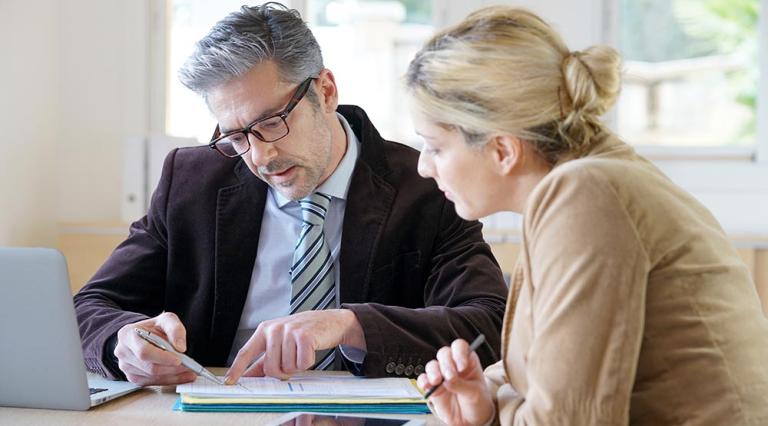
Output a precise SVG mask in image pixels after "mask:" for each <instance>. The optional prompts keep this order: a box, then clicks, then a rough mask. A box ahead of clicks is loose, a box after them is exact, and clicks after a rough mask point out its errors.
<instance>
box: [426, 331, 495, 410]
mask: <svg viewBox="0 0 768 426" xmlns="http://www.w3.org/2000/svg"><path fill="white" fill-rule="evenodd" d="M483 342H485V336H484V335H483V334H482V333H480V334H479V335H478V336H477V337H475V340H473V341H472V343H471V344H470V345H469V351H470V352H474V351H476V350H477V348H479V347H480V345H482V344H483ZM442 384H443V382H440V383H438V384H437V386H435V387H433V388H432V389H430V390H428V391H427V393H425V394H424V399H428V398H429V397H430V396H432V394H433V393H435V391H436V390H437V388H439V387H440V385H442Z"/></svg>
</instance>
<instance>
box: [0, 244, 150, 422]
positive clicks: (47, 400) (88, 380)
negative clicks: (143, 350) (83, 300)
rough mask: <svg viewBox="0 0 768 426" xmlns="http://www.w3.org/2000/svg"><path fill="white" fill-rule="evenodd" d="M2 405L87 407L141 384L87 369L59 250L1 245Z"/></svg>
mask: <svg viewBox="0 0 768 426" xmlns="http://www.w3.org/2000/svg"><path fill="white" fill-rule="evenodd" d="M0 348H1V349H0V406H10V407H31V408H54V409H65V410H87V409H88V408H90V407H93V406H95V405H98V404H101V403H103V402H106V401H109V400H112V399H114V398H117V397H118V396H121V395H125V394H127V393H130V392H133V391H134V390H136V389H140V387H139V386H137V385H134V384H132V383H129V382H124V381H112V380H107V379H103V378H101V377H99V376H96V375H94V374H86V368H85V363H84V362H83V351H82V347H81V345H80V333H79V331H78V327H77V321H76V319H75V309H74V305H73V303H72V294H71V293H70V288H69V276H68V275H67V263H66V261H65V260H64V256H63V255H62V254H61V253H60V252H59V251H57V250H54V249H46V248H2V247H0Z"/></svg>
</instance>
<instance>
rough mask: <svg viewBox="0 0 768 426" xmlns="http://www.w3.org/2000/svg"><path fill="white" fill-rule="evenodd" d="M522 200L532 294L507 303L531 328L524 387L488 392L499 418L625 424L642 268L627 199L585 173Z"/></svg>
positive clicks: (641, 315)
mask: <svg viewBox="0 0 768 426" xmlns="http://www.w3.org/2000/svg"><path fill="white" fill-rule="evenodd" d="M574 175H575V176H574ZM531 198H532V199H531V200H529V201H528V202H529V209H528V211H527V212H526V224H525V233H524V235H525V236H524V243H525V244H526V248H527V250H528V256H529V260H530V261H529V263H528V265H529V270H528V271H527V272H528V274H529V277H530V281H531V283H532V287H533V290H532V296H531V298H530V299H529V300H521V301H520V302H519V303H518V304H517V306H518V309H524V308H523V306H524V305H525V304H528V303H530V311H529V312H530V314H525V313H524V314H523V315H530V321H521V323H522V326H523V327H530V330H531V331H530V333H531V343H530V346H529V349H528V350H527V352H526V353H525V354H524V357H525V359H527V365H526V368H525V375H526V379H525V382H526V383H527V384H528V389H526V390H525V392H520V393H519V394H514V393H513V391H512V389H511V387H510V386H509V385H508V384H504V385H501V386H500V387H498V388H497V393H496V399H497V403H498V408H499V409H498V413H499V420H500V422H501V424H505V425H531V424H548V425H560V424H563V425H566V424H591V425H614V424H627V423H628V422H629V406H630V397H631V393H632V388H633V384H634V378H635V373H636V369H637V363H638V358H639V353H640V346H641V340H642V333H643V324H644V320H645V294H646V288H647V276H648V273H649V270H650V262H649V260H648V256H647V254H646V252H645V249H644V245H643V244H642V243H641V241H640V238H639V235H638V234H637V232H636V227H635V222H634V221H633V219H631V218H630V216H629V214H628V211H627V210H626V208H625V205H627V201H626V200H622V199H621V197H620V195H619V194H618V193H617V192H616V190H615V188H614V187H613V186H612V185H611V183H610V182H609V181H608V180H607V179H606V178H604V177H602V176H599V175H595V174H593V172H592V171H590V170H589V169H579V170H576V173H571V174H570V175H565V176H559V177H557V176H556V177H554V178H552V179H551V180H550V181H549V182H548V183H547V184H546V185H544V187H543V188H537V190H536V191H535V192H534V194H532V196H531ZM526 308H527V307H526ZM524 312H528V311H527V310H524ZM513 326H517V324H514V325H513ZM508 343H509V342H508ZM507 350H510V351H511V350H515V348H514V347H512V346H509V347H508V348H507Z"/></svg>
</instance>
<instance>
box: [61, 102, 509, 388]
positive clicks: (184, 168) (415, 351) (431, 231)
mask: <svg viewBox="0 0 768 426" xmlns="http://www.w3.org/2000/svg"><path fill="white" fill-rule="evenodd" d="M339 112H340V113H341V114H342V115H343V116H344V117H345V118H346V119H347V120H348V121H349V124H350V126H351V127H352V129H353V131H354V132H355V135H356V136H357V139H358V140H359V142H360V149H359V157H358V160H357V163H356V164H355V169H354V172H353V174H352V181H351V183H350V187H349V194H348V199H347V203H346V211H345V214H344V224H343V230H342V243H341V252H340V255H339V256H340V257H339V264H340V268H341V270H340V297H341V303H342V304H343V305H342V306H343V307H345V308H348V309H351V310H353V311H354V312H355V314H356V315H357V318H358V320H359V321H360V324H361V325H362V328H363V330H364V332H365V338H366V343H367V350H368V355H367V356H366V358H365V363H364V365H363V368H364V373H365V374H366V375H368V376H373V377H380V376H387V375H398V374H399V375H403V376H411V377H413V376H415V374H416V373H418V372H420V371H421V370H422V369H423V365H424V364H425V363H426V362H427V361H429V360H430V359H432V358H434V356H435V352H436V351H437V349H439V348H440V347H441V346H443V345H447V344H450V342H452V341H453V340H454V339H456V338H458V337H461V338H464V339H467V340H471V339H473V338H474V337H475V336H476V335H477V334H478V333H484V334H485V336H486V338H487V342H488V343H487V344H485V345H484V346H482V347H481V348H480V349H478V351H477V353H478V355H480V359H481V360H482V362H483V364H484V365H488V364H491V363H493V362H495V361H497V360H498V359H499V354H500V352H499V345H500V330H501V323H502V317H503V315H504V304H505V299H506V294H507V291H506V286H505V285H504V282H503V279H502V274H501V272H500V270H499V267H498V265H497V263H496V260H495V259H494V258H493V256H492V254H491V251H490V248H489V247H488V245H487V244H486V243H485V242H484V241H483V238H482V235H481V228H482V225H481V224H480V223H478V222H468V221H464V220H462V219H461V218H459V217H458V216H457V215H456V213H455V210H454V207H453V204H451V203H450V202H448V201H446V199H445V198H444V197H443V194H441V193H440V191H439V190H438V189H437V187H436V185H435V184H434V182H433V181H432V180H431V179H423V178H421V177H420V176H419V175H418V174H417V173H416V163H417V159H418V152H417V151H415V150H413V149H411V148H409V147H406V146H404V145H401V144H398V143H394V142H389V141H385V140H383V139H382V138H381V136H379V133H378V132H377V131H376V129H375V128H374V127H373V125H372V124H371V122H370V121H369V119H368V117H367V116H366V114H365V112H364V111H363V110H362V109H360V108H358V107H355V106H340V107H339ZM267 189H268V187H267V185H266V184H265V183H264V182H262V181H261V180H259V179H258V178H257V177H256V176H255V175H254V174H253V173H251V171H250V170H249V169H248V168H247V167H246V165H245V164H244V163H243V162H242V160H241V159H239V158H238V159H227V158H224V157H222V156H220V155H219V154H218V153H216V152H215V151H213V150H211V149H209V148H208V147H206V146H201V147H191V148H180V149H176V150H174V151H172V152H171V153H170V154H169V155H168V157H167V158H166V160H165V164H164V166H163V172H162V177H161V178H160V182H159V184H158V186H157V189H156V190H155V193H154V194H153V196H152V202H151V205H150V208H149V211H148V213H147V215H146V216H145V217H143V218H142V219H141V220H139V221H137V222H135V223H133V224H132V225H131V228H130V235H129V236H128V238H127V239H126V240H125V241H124V242H123V243H122V244H120V245H119V246H118V247H117V248H116V249H115V251H114V252H113V253H112V255H111V256H110V257H109V259H108V260H107V261H106V263H105V264H104V265H103V266H102V267H101V268H100V269H99V270H98V272H96V275H95V276H94V277H93V278H92V279H91V281H90V282H89V283H88V284H87V285H86V286H85V287H83V289H82V290H81V291H80V292H79V293H78V294H77V295H75V309H76V312H77V318H78V321H79V323H80V334H81V337H82V341H83V353H84V356H85V362H86V365H87V366H88V368H89V369H90V370H93V371H96V372H98V373H101V374H103V375H106V376H108V377H112V378H119V377H123V375H122V372H121V371H120V370H119V368H118V367H117V365H116V363H115V359H114V356H113V355H112V354H111V350H112V348H111V347H110V346H113V345H114V337H113V336H115V334H116V333H117V331H118V330H119V329H120V328H121V327H122V326H124V325H126V324H129V323H133V322H136V321H139V320H143V319H146V318H148V317H153V316H156V315H158V314H160V313H161V312H163V311H169V312H174V313H176V314H177V315H178V316H179V318H180V319H181V321H182V322H183V323H184V325H185V327H186V329H187V353H188V354H189V355H190V356H192V357H193V358H195V359H197V360H198V361H199V362H200V363H202V364H203V365H209V366H222V365H224V364H225V362H226V360H227V356H228V354H229V351H230V349H231V346H232V342H233V339H234V336H235V332H236V331H237V327H238V324H239V321H240V315H241V313H242V309H243V305H244V302H245V299H246V296H247V293H248V287H249V285H250V280H251V273H252V270H253V265H254V259H255V257H256V256H258V253H257V247H258V241H259V232H260V229H261V218H262V214H263V211H264V206H265V201H266V194H267ZM256 285H258V284H256ZM265 303H269V301H265Z"/></svg>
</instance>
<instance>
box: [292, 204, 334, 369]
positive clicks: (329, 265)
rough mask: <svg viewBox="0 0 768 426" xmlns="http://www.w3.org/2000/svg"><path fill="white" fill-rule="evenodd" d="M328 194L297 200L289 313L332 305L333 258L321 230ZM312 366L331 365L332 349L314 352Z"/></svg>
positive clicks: (323, 366) (332, 306) (326, 307)
mask: <svg viewBox="0 0 768 426" xmlns="http://www.w3.org/2000/svg"><path fill="white" fill-rule="evenodd" d="M330 204H331V197H330V196H328V195H325V194H321V193H319V192H315V193H313V194H310V195H309V196H308V197H306V198H303V199H301V200H299V205H300V206H301V218H302V219H303V221H304V224H303V225H302V228H301V232H300V233H299V239H298V241H297V242H296V247H295V248H294V252H293V262H292V263H291V271H290V273H291V308H290V313H291V314H295V313H298V312H304V311H310V310H321V309H328V308H335V307H336V286H335V277H334V274H333V258H332V257H331V250H330V249H329V248H328V243H327V242H326V241H325V234H324V233H323V223H324V222H325V214H326V213H327V212H328V206H329V205H330ZM316 360H317V362H316V363H315V366H314V367H313V368H314V369H315V370H326V369H328V368H329V367H332V366H333V360H334V350H333V349H328V350H322V351H317V352H316Z"/></svg>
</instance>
